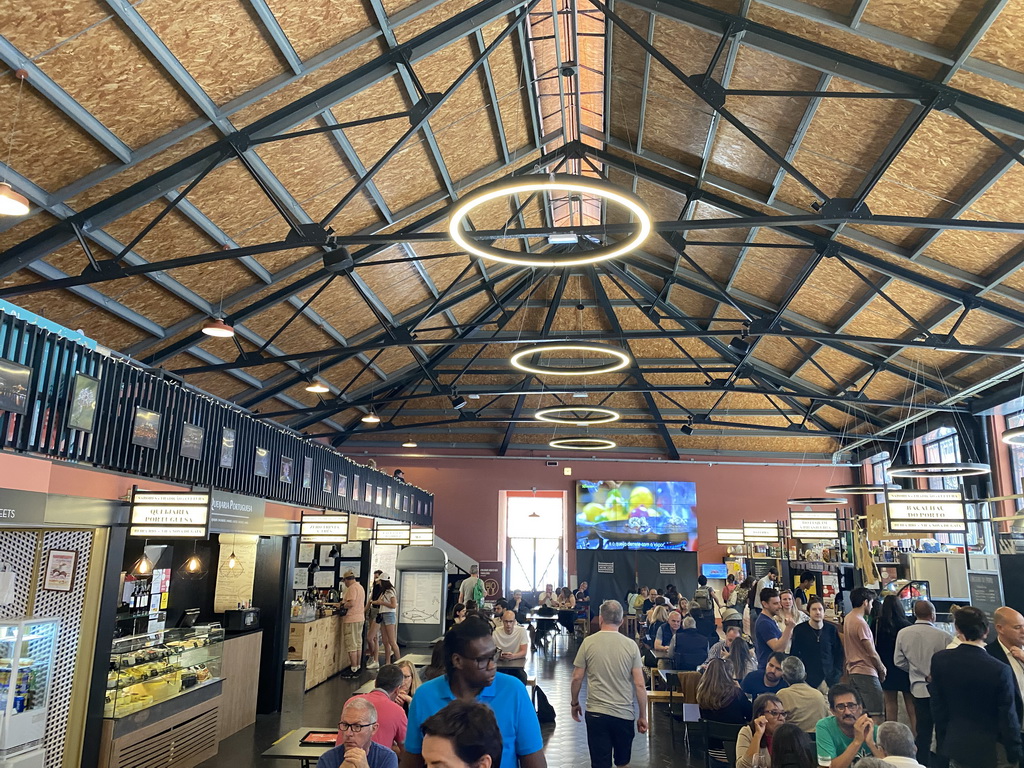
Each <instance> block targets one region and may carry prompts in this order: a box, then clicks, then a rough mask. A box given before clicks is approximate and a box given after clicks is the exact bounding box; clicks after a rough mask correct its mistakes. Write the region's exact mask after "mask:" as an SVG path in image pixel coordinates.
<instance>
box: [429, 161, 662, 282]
mask: <svg viewBox="0 0 1024 768" xmlns="http://www.w3.org/2000/svg"><path fill="white" fill-rule="evenodd" d="M536 192H555V193H558V192H564V193H573V192H576V193H583V194H589V195H594V196H595V197H600V198H601V199H603V200H605V201H608V202H614V203H618V204H619V205H621V206H623V207H625V208H627V209H629V211H630V212H631V213H632V214H633V217H634V219H635V223H636V230H635V231H634V232H633V234H631V235H630V236H629V237H627V238H626V239H625V240H620V241H619V242H616V243H612V244H610V245H605V246H601V247H600V248H595V249H593V250H589V251H585V252H582V253H581V252H575V253H565V254H551V253H537V254H531V253H525V252H524V253H520V252H518V251H507V250H505V249H503V248H495V247H494V246H491V245H488V244H487V243H484V242H482V241H480V240H477V239H475V238H473V237H472V236H471V233H470V231H469V230H467V229H466V226H465V223H466V219H467V217H468V216H469V215H470V213H471V212H472V211H473V210H475V209H476V208H478V207H480V206H481V205H484V204H485V203H488V202H490V201H491V200H496V199H498V198H501V197H510V196H512V195H525V194H534V193H536ZM650 233H651V214H650V213H649V212H648V211H647V208H646V206H644V203H643V201H642V200H641V199H640V198H639V197H637V196H636V195H634V194H633V193H631V192H627V191H626V190H624V189H619V188H618V187H616V186H615V185H613V184H610V183H608V182H607V181H604V180H603V179H593V178H586V177H583V176H569V175H566V174H550V175H543V176H542V175H529V176H517V177H515V178H511V179H502V180H500V181H496V182H494V183H492V184H485V185H484V186H482V187H480V188H479V189H476V190H474V191H473V192H470V193H469V194H468V195H466V196H465V197H464V198H462V200H460V201H459V204H458V205H457V206H455V209H454V210H453V211H452V212H451V213H450V214H449V217H448V234H449V235H451V238H452V240H454V241H455V242H456V243H457V244H458V245H459V246H460V247H461V248H462V249H463V250H465V251H466V252H467V253H472V254H474V255H475V256H480V257H481V258H484V259H493V260H494V261H501V262H504V263H506V264H520V265H523V266H527V267H571V266H575V265H577V264H596V263H597V262H599V261H608V260H609V259H614V258H616V257H618V256H622V255H623V254H626V253H629V252H630V251H632V250H633V249H634V248H636V247H637V246H638V245H640V243H642V242H643V241H644V240H646V239H647V236H648V235H649V234H650Z"/></svg>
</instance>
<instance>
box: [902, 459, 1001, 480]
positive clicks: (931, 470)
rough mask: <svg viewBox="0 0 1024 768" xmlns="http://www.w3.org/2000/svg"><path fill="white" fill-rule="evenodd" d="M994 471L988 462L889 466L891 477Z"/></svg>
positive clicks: (960, 475)
mask: <svg viewBox="0 0 1024 768" xmlns="http://www.w3.org/2000/svg"><path fill="white" fill-rule="evenodd" d="M991 471H992V467H990V466H989V465H988V464H972V463H969V462H958V463H955V464H904V465H903V466H900V467H898V466H892V467H889V476H890V477H972V476H974V475H987V474H989V473H990V472H991Z"/></svg>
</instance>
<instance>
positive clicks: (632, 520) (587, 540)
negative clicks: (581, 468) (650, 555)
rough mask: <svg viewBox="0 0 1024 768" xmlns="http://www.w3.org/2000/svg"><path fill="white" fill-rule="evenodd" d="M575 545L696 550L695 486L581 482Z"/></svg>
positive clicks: (680, 483) (577, 485)
mask: <svg viewBox="0 0 1024 768" xmlns="http://www.w3.org/2000/svg"><path fill="white" fill-rule="evenodd" d="M576 549H676V550H687V551H691V552H696V551H697V486H696V485H695V484H694V483H683V482H645V481H630V480H579V481H577V483H576Z"/></svg>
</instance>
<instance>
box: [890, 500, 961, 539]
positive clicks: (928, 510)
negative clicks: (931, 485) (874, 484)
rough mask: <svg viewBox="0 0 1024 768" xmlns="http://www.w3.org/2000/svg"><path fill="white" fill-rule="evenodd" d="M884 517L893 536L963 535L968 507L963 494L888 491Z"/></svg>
mask: <svg viewBox="0 0 1024 768" xmlns="http://www.w3.org/2000/svg"><path fill="white" fill-rule="evenodd" d="M885 516H886V520H887V521H888V527H889V530H890V531H892V532H893V533H950V532H955V533H962V532H964V531H966V530H967V523H966V508H965V507H964V497H963V494H962V493H960V491H917V490H914V491H887V492H886V494H885Z"/></svg>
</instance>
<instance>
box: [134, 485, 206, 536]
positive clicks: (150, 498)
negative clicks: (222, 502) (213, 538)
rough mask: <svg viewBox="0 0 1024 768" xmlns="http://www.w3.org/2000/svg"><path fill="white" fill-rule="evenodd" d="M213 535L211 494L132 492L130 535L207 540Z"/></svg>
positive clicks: (201, 492)
mask: <svg viewBox="0 0 1024 768" xmlns="http://www.w3.org/2000/svg"><path fill="white" fill-rule="evenodd" d="M209 532H210V494H209V493H208V492H206V491H192V492H189V493H155V492H151V491H138V490H135V491H132V502H131V513H130V524H129V528H128V535H129V536H138V537H140V538H144V539H205V538H207V537H208V536H209Z"/></svg>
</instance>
